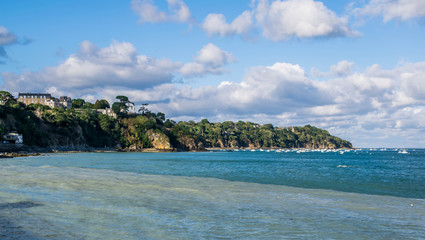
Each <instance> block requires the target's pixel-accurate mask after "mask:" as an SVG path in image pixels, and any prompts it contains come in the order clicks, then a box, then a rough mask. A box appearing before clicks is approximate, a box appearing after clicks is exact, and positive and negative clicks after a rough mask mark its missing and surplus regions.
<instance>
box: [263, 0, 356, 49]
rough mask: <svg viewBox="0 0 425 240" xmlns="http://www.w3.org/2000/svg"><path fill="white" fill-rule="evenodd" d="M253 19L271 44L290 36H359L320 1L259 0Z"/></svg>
mask: <svg viewBox="0 0 425 240" xmlns="http://www.w3.org/2000/svg"><path fill="white" fill-rule="evenodd" d="M256 18H257V21H258V22H259V24H260V25H261V27H262V28H263V35H264V36H265V37H266V38H268V39H271V40H273V41H282V40H287V39H289V38H291V37H298V38H312V37H345V36H356V35H358V33H356V32H355V31H353V30H351V29H350V28H349V27H348V19H347V18H345V17H338V16H337V15H336V14H335V13H334V12H332V11H331V10H329V9H328V8H327V7H326V6H325V5H324V4H323V3H322V2H317V1H313V0H286V1H281V0H275V1H273V2H272V3H271V4H269V2H268V0H259V3H258V5H257V9H256Z"/></svg>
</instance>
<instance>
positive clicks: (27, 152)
mask: <svg viewBox="0 0 425 240" xmlns="http://www.w3.org/2000/svg"><path fill="white" fill-rule="evenodd" d="M355 149H356V148H336V149H317V148H276V147H271V148H270V147H269V148H249V147H247V148H219V147H211V148H204V149H202V150H190V151H186V150H183V149H178V148H170V149H157V148H141V149H121V148H92V147H85V146H81V147H68V146H65V147H63V146H61V147H47V148H41V147H28V146H23V147H22V148H21V149H19V150H18V149H16V148H15V149H13V150H12V151H1V152H0V159H2V158H16V157H31V156H40V155H42V154H49V153H89V152H93V153H108V152H128V153H130V152H133V153H170V152H219V151H226V152H234V151H319V150H328V151H344V150H355Z"/></svg>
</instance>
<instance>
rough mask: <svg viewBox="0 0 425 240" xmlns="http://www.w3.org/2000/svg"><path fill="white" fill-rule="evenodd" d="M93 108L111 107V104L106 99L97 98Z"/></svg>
mask: <svg viewBox="0 0 425 240" xmlns="http://www.w3.org/2000/svg"><path fill="white" fill-rule="evenodd" d="M93 108H94V109H106V108H110V106H109V102H108V101H106V100H105V99H101V100H96V102H95V104H94V105H93Z"/></svg>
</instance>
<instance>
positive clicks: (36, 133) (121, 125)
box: [0, 102, 352, 151]
mask: <svg viewBox="0 0 425 240" xmlns="http://www.w3.org/2000/svg"><path fill="white" fill-rule="evenodd" d="M89 106H90V107H81V106H80V108H70V109H66V110H65V109H62V108H54V109H50V108H49V107H47V106H43V105H29V106H25V105H24V104H22V103H18V102H9V103H7V104H5V105H0V131H1V133H2V134H5V133H7V132H10V131H17V132H18V133H21V134H23V137H24V144H26V145H27V146H37V147H68V148H71V149H72V148H74V149H77V150H78V149H79V148H87V147H94V148H103V147H109V148H121V149H125V150H135V151H138V150H142V149H145V148H157V149H162V150H171V149H179V150H186V151H188V150H203V149H205V148H209V147H219V148H269V147H274V148H352V145H351V143H350V142H348V141H346V140H342V139H340V138H338V137H334V136H331V135H330V134H329V132H327V131H325V130H322V129H319V128H316V127H313V126H309V125H307V126H304V127H286V128H281V127H274V126H273V125H271V124H265V125H260V124H256V123H251V122H242V121H239V122H230V121H226V122H223V123H211V122H209V121H208V120H206V119H204V120H202V121H200V122H197V123H196V122H193V121H189V122H179V123H176V122H174V121H172V120H170V119H166V118H165V115H164V114H163V113H153V112H150V111H149V110H147V109H146V108H144V109H143V111H142V112H141V113H140V114H126V113H121V112H118V117H117V118H113V117H110V116H107V115H104V114H100V113H98V112H97V111H96V109H93V104H91V105H89Z"/></svg>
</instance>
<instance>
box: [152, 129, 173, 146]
mask: <svg viewBox="0 0 425 240" xmlns="http://www.w3.org/2000/svg"><path fill="white" fill-rule="evenodd" d="M147 135H148V137H149V140H150V141H151V143H152V147H154V148H156V149H159V150H171V149H173V147H172V146H171V143H170V138H168V136H167V135H165V134H164V133H161V132H155V131H153V130H148V132H147Z"/></svg>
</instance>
